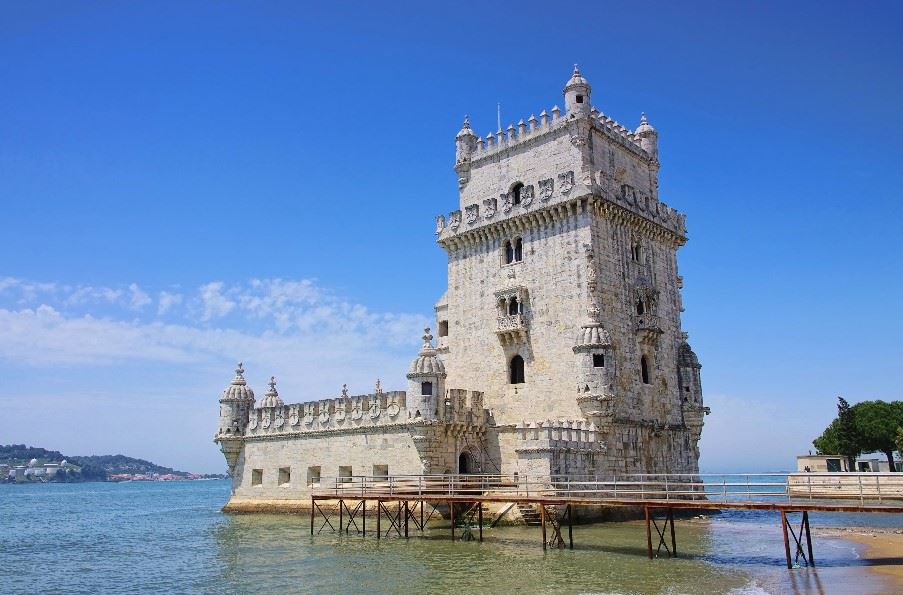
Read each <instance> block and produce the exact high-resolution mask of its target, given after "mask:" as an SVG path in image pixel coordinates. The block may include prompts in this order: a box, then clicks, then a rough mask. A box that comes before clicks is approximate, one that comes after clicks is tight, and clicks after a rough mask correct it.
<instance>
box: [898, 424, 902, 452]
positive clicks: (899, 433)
mask: <svg viewBox="0 0 903 595" xmlns="http://www.w3.org/2000/svg"><path fill="white" fill-rule="evenodd" d="M897 452H898V453H900V454H901V455H903V426H900V427H899V428H897Z"/></svg>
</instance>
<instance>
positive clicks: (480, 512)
mask: <svg viewBox="0 0 903 595" xmlns="http://www.w3.org/2000/svg"><path fill="white" fill-rule="evenodd" d="M477 506H478V507H479V510H478V512H477V517H478V519H479V524H480V541H483V503H482V502H477Z"/></svg>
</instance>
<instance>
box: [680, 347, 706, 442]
mask: <svg viewBox="0 0 903 595" xmlns="http://www.w3.org/2000/svg"><path fill="white" fill-rule="evenodd" d="M701 369H702V366H701V365H700V364H699V358H698V357H696V354H695V353H694V352H693V349H692V348H690V344H689V343H688V342H687V333H683V343H681V345H680V347H678V349H677V378H678V381H679V383H680V386H679V390H680V395H681V399H680V400H681V402H680V406H681V410H682V411H683V418H684V423H685V424H686V426H687V428H688V429H689V430H690V435H691V438H692V442H691V444H692V446H693V448H694V449H695V453H696V455H697V457H698V455H699V445H698V443H699V438H700V437H701V436H702V426H703V425H704V424H705V421H704V418H705V416H706V415H708V414H709V411H710V410H709V408H708V407H706V406H704V405H703V402H702V379H701V377H700V373H699V371H700V370H701Z"/></svg>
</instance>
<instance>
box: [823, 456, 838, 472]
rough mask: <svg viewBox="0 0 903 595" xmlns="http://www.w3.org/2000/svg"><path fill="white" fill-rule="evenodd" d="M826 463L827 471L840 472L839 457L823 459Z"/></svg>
mask: <svg viewBox="0 0 903 595" xmlns="http://www.w3.org/2000/svg"><path fill="white" fill-rule="evenodd" d="M825 462H826V463H827V464H828V471H829V472H831V473H839V472H840V459H827V460H826V461H825Z"/></svg>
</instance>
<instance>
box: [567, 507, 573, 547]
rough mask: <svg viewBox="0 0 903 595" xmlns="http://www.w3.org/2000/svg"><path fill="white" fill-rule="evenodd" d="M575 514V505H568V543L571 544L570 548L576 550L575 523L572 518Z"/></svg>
mask: <svg viewBox="0 0 903 595" xmlns="http://www.w3.org/2000/svg"><path fill="white" fill-rule="evenodd" d="M573 512H574V508H573V505H571V504H568V542H569V543H570V548H571V549H574V522H573V519H572V518H571V515H572V514H573Z"/></svg>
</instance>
